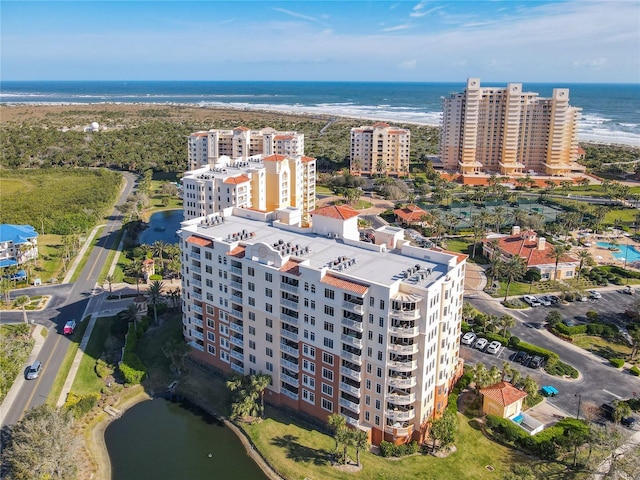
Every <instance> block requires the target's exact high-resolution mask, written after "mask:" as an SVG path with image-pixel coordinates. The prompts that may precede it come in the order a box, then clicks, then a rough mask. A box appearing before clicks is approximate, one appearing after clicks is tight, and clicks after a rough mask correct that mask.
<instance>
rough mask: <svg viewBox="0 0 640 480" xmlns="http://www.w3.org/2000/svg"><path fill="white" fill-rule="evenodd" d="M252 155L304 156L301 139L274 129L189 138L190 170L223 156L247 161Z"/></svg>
mask: <svg viewBox="0 0 640 480" xmlns="http://www.w3.org/2000/svg"><path fill="white" fill-rule="evenodd" d="M254 155H265V156H269V155H287V156H294V157H295V156H302V155H304V135H303V134H302V133H297V132H277V131H275V130H274V129H273V128H263V129H262V130H251V129H249V128H246V127H236V128H234V129H233V130H208V131H203V132H195V133H192V134H191V135H190V136H189V170H195V169H197V168H200V167H203V166H206V165H210V164H213V163H215V162H216V160H217V159H218V158H220V157H222V156H227V157H230V158H232V159H234V160H247V159H248V158H249V157H252V156H254Z"/></svg>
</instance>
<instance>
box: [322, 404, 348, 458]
mask: <svg viewBox="0 0 640 480" xmlns="http://www.w3.org/2000/svg"><path fill="white" fill-rule="evenodd" d="M327 426H328V427H329V430H331V433H333V439H334V440H335V441H336V447H335V451H336V452H337V451H338V447H339V446H340V443H339V442H338V432H339V431H340V430H342V429H344V428H346V426H347V420H346V419H345V418H344V417H343V416H342V415H340V414H339V413H332V414H331V415H329V417H327Z"/></svg>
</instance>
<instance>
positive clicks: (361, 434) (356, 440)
mask: <svg viewBox="0 0 640 480" xmlns="http://www.w3.org/2000/svg"><path fill="white" fill-rule="evenodd" d="M353 446H354V447H355V449H356V464H357V465H358V467H359V466H360V451H361V450H367V449H368V448H369V436H368V435H367V432H365V431H364V430H360V429H359V428H356V429H355V430H354V431H353Z"/></svg>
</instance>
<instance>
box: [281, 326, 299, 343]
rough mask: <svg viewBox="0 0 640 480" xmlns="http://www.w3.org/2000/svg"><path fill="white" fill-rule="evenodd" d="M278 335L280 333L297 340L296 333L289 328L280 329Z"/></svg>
mask: <svg viewBox="0 0 640 480" xmlns="http://www.w3.org/2000/svg"><path fill="white" fill-rule="evenodd" d="M280 335H282V336H283V337H287V338H289V339H291V340H295V341H296V342H297V341H298V334H297V333H293V332H291V331H289V330H285V329H284V328H281V329H280Z"/></svg>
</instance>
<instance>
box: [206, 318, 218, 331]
mask: <svg viewBox="0 0 640 480" xmlns="http://www.w3.org/2000/svg"><path fill="white" fill-rule="evenodd" d="M207 327H209V328H214V329H215V328H216V323H215V322H214V321H213V320H211V319H210V318H208V319H207Z"/></svg>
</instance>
